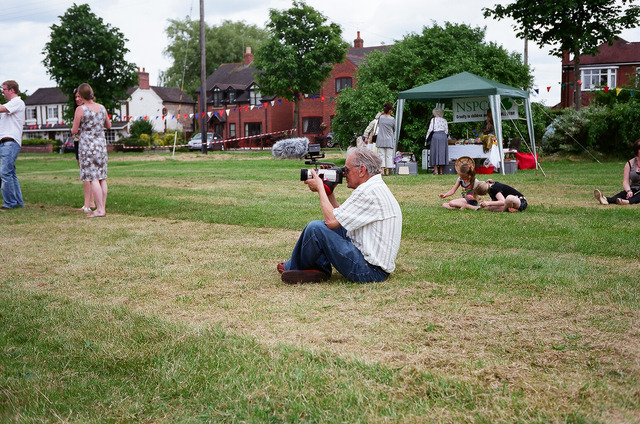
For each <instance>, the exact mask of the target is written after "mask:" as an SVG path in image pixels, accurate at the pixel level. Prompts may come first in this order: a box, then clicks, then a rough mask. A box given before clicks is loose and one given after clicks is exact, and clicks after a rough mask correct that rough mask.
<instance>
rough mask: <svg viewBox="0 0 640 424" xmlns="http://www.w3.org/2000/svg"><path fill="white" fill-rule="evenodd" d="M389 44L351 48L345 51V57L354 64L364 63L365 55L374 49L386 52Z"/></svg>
mask: <svg viewBox="0 0 640 424" xmlns="http://www.w3.org/2000/svg"><path fill="white" fill-rule="evenodd" d="M389 47H390V46H375V47H362V48H351V49H349V50H348V51H347V59H348V60H349V61H350V62H351V63H353V64H354V65H356V66H360V65H362V64H363V63H364V61H365V59H366V56H367V55H368V54H370V53H373V52H375V51H379V52H382V53H386V52H387V50H389Z"/></svg>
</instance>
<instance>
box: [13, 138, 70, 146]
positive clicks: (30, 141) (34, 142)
mask: <svg viewBox="0 0 640 424" xmlns="http://www.w3.org/2000/svg"><path fill="white" fill-rule="evenodd" d="M47 143H53V145H54V146H60V143H61V142H60V141H58V140H49V139H48V138H27V139H23V140H22V145H23V146H41V145H43V144H47Z"/></svg>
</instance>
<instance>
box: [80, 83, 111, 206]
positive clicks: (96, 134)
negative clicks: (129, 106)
mask: <svg viewBox="0 0 640 424" xmlns="http://www.w3.org/2000/svg"><path fill="white" fill-rule="evenodd" d="M77 93H78V94H80V97H82V99H83V100H84V104H83V105H82V106H80V107H79V108H77V109H76V113H75V116H74V118H73V128H72V129H71V134H73V135H74V136H76V135H78V132H79V133H80V143H79V148H78V149H79V150H78V161H79V164H80V179H81V180H82V181H89V182H90V183H91V191H92V192H93V198H94V199H95V202H96V210H95V211H93V212H92V213H90V214H88V215H87V217H88V218H99V217H103V216H105V215H106V203H107V140H106V138H105V136H104V130H105V129H110V128H111V120H110V119H109V116H108V115H107V111H106V110H105V108H104V106H102V105H101V104H99V103H96V102H95V101H94V99H95V96H94V95H93V89H92V88H91V86H90V85H89V84H86V83H85V84H80V85H79V86H78V89H77Z"/></svg>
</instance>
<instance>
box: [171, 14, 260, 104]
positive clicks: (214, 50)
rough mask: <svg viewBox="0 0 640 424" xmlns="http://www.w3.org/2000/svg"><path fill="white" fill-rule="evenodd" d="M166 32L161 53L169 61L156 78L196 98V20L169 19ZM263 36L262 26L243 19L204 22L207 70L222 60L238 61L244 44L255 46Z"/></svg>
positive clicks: (198, 55) (228, 61) (198, 23)
mask: <svg viewBox="0 0 640 424" xmlns="http://www.w3.org/2000/svg"><path fill="white" fill-rule="evenodd" d="M166 33H167V37H168V38H169V45H168V46H167V47H166V48H165V49H164V52H163V53H164V55H165V56H167V57H169V58H170V59H171V60H172V61H173V63H172V65H171V67H169V69H167V70H166V71H164V72H161V73H160V81H161V83H162V84H163V85H164V86H167V87H184V91H185V92H186V93H187V94H189V95H190V96H192V97H193V98H196V97H197V95H196V91H197V90H198V89H199V88H200V42H199V39H200V22H198V21H192V20H190V19H189V18H188V17H187V18H185V19H184V20H179V19H169V26H168V27H167V29H166ZM267 35H268V33H267V31H266V30H265V29H262V28H259V27H257V26H255V25H248V24H246V23H244V22H232V21H229V20H225V21H224V22H222V24H221V25H220V26H208V25H206V27H205V50H206V69H207V72H209V73H211V72H213V71H214V70H215V69H217V68H218V67H219V66H220V65H221V64H223V63H237V62H242V60H243V57H244V53H245V47H252V48H253V49H256V48H257V47H258V46H259V45H260V44H261V43H262V42H263V41H264V40H265V39H266V38H267ZM183 75H184V82H183Z"/></svg>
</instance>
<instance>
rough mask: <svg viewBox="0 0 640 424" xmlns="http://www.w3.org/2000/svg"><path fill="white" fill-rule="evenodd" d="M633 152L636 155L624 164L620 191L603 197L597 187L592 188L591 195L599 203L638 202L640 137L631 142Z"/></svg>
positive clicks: (620, 203) (628, 203)
mask: <svg viewBox="0 0 640 424" xmlns="http://www.w3.org/2000/svg"><path fill="white" fill-rule="evenodd" d="M633 153H635V155H636V157H635V158H633V159H631V160H630V161H629V162H627V163H625V164H624V171H623V174H622V175H623V177H622V191H621V192H620V193H618V194H616V195H615V196H612V197H604V195H603V194H602V192H601V191H600V190H598V189H595V190H593V197H595V198H596V200H597V201H598V202H600V204H601V205H608V204H609V203H616V204H618V205H633V204H636V203H640V139H638V140H636V141H635V142H634V143H633Z"/></svg>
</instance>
